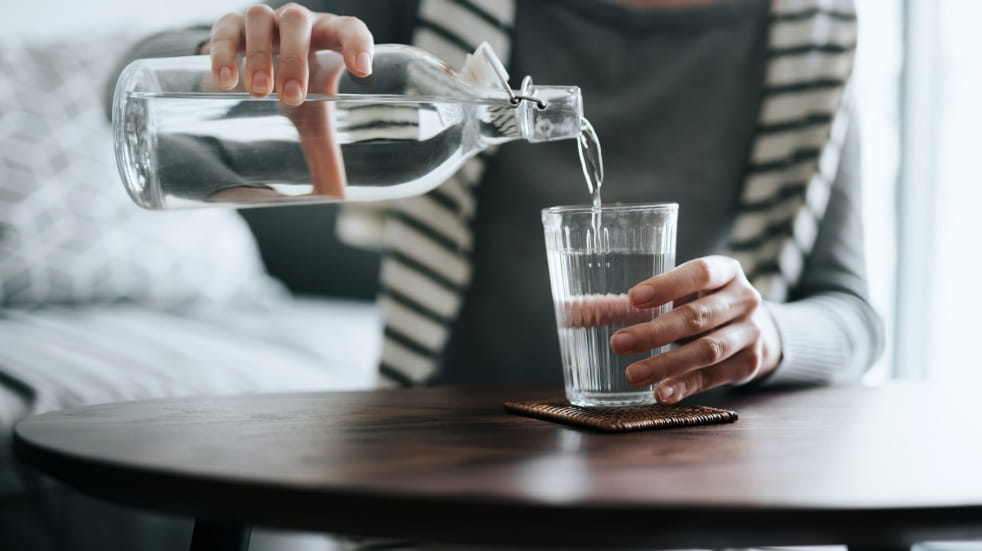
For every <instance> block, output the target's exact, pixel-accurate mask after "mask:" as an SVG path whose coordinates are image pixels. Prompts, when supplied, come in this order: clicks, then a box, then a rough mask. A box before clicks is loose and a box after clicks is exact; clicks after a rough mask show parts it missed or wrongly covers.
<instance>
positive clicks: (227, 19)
mask: <svg viewBox="0 0 982 551" xmlns="http://www.w3.org/2000/svg"><path fill="white" fill-rule="evenodd" d="M218 22H219V23H232V24H239V23H242V14H241V13H236V12H229V13H226V14H225V15H223V16H222V17H221V19H219V20H218Z"/></svg>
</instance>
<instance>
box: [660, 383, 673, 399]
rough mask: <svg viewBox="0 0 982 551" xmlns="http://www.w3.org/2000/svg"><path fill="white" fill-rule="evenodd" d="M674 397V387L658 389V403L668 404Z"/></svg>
mask: <svg viewBox="0 0 982 551" xmlns="http://www.w3.org/2000/svg"><path fill="white" fill-rule="evenodd" d="M673 396H675V387H672V386H660V387H658V401H659V402H668V401H671V399H672V397H673Z"/></svg>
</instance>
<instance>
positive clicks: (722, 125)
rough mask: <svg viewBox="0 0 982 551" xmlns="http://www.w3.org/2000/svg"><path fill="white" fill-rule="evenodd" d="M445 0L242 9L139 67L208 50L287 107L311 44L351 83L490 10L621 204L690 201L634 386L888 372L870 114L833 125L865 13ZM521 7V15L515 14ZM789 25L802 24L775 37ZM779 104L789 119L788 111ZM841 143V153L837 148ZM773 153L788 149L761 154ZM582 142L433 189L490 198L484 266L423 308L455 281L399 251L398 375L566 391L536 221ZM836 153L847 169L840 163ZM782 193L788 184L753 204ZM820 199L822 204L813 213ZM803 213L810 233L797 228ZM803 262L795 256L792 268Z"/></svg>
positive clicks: (479, 247)
mask: <svg viewBox="0 0 982 551" xmlns="http://www.w3.org/2000/svg"><path fill="white" fill-rule="evenodd" d="M430 2H431V0H422V1H392V2H384V3H383V2H358V1H355V0H311V1H310V2H305V3H304V4H303V5H301V4H297V3H285V4H284V3H275V2H274V3H271V4H269V5H267V4H258V5H254V6H252V7H249V8H248V9H247V10H246V11H245V12H244V13H230V14H228V15H225V16H224V17H222V18H221V19H219V20H218V21H217V22H216V23H215V24H214V25H213V26H212V27H211V28H210V29H209V28H201V27H199V28H193V29H188V30H185V31H181V32H172V33H165V34H162V35H158V36H155V37H152V38H150V39H148V40H146V41H144V42H142V43H141V44H139V45H138V46H137V47H136V48H134V50H133V51H131V52H130V53H129V54H128V58H134V57H154V56H162V55H177V54H192V53H202V54H207V55H209V56H210V58H211V63H212V75H213V78H214V81H215V83H216V85H218V86H219V87H220V88H222V89H232V88H234V87H236V86H244V87H245V89H246V90H247V91H248V92H249V93H250V94H252V95H254V96H256V97H264V96H266V95H268V94H270V93H272V92H274V91H275V92H277V93H278V97H279V101H280V102H282V104H283V105H284V106H286V107H289V108H297V107H298V106H301V105H303V102H304V98H305V95H306V94H307V92H308V90H307V89H306V86H307V84H306V83H307V73H308V67H307V59H308V55H309V53H310V52H311V51H315V50H319V49H333V50H337V51H339V52H341V53H342V55H343V58H344V61H345V64H346V66H347V69H348V70H349V71H350V72H351V73H353V74H355V75H357V76H361V77H367V76H369V75H370V74H371V72H372V58H373V48H374V44H375V42H376V40H378V41H380V42H397V43H412V42H413V40H414V38H415V37H418V36H419V34H420V30H421V29H422V30H423V31H426V32H429V34H431V35H434V34H435V35H436V36H438V37H439V38H442V39H443V40H444V42H452V43H466V44H464V45H469V43H470V42H474V41H476V40H479V39H480V37H474V36H469V35H468V34H467V33H468V32H469V30H470V29H473V28H474V25H471V26H470V27H467V26H466V25H464V26H461V28H460V29H457V28H454V23H453V21H452V17H453V16H454V14H456V13H463V14H469V15H470V16H474V15H477V16H478V17H477V19H476V20H479V21H484V22H485V24H487V25H490V26H492V27H497V28H499V29H506V31H507V35H508V42H507V46H508V47H509V48H510V50H511V53H510V55H508V56H507V57H508V58H509V59H510V63H509V65H510V69H511V72H512V74H519V75H524V74H529V75H533V76H534V77H535V78H536V80H537V81H538V82H549V83H552V82H556V83H574V84H577V85H579V86H580V87H581V89H582V90H583V96H584V103H585V113H586V116H587V117H589V119H590V120H591V121H592V123H593V125H594V126H595V127H596V128H597V130H598V133H599V135H600V136H601V137H602V140H603V145H604V148H605V149H604V153H605V157H606V160H607V168H608V170H607V180H606V181H607V183H606V185H605V186H604V200H605V201H608V202H655V201H673V202H677V203H679V204H680V205H681V211H680V217H679V231H678V235H679V240H678V258H679V259H680V260H683V262H682V263H681V264H680V265H679V266H678V267H677V268H675V269H673V270H671V271H669V272H667V273H665V274H660V275H654V276H653V277H651V278H649V279H647V280H645V281H640V282H638V284H637V285H636V286H635V287H634V288H633V289H631V291H630V299H631V301H632V303H633V304H634V305H635V306H637V307H641V308H652V307H657V306H659V305H661V304H665V303H667V302H670V301H674V303H675V308H674V309H673V310H672V311H671V312H670V313H668V314H665V315H663V316H661V317H658V318H657V319H655V320H654V321H651V322H648V323H643V324H638V325H634V326H630V327H627V328H624V329H621V330H619V331H618V332H617V333H616V334H615V335H613V338H612V339H611V343H610V345H611V348H612V349H613V351H614V352H616V353H618V354H635V353H639V352H643V351H647V350H651V349H654V348H657V347H660V346H663V345H668V344H673V343H674V344H677V346H675V347H674V348H673V349H672V350H671V351H669V352H667V353H664V354H661V355H657V356H653V357H651V358H650V359H646V360H643V361H639V362H637V363H635V364H633V365H631V366H630V367H629V368H628V369H627V373H626V376H627V378H628V379H629V381H630V382H631V383H632V384H635V385H639V386H640V385H649V384H656V383H657V384H658V386H657V391H656V392H657V398H658V400H659V401H662V402H666V403H674V402H677V401H679V400H682V399H684V398H686V397H688V396H692V395H694V394H698V393H700V392H703V391H706V390H709V389H712V388H716V387H722V386H745V385H749V386H759V385H770V384H782V383H808V384H814V383H829V382H836V381H854V380H857V379H858V378H859V377H860V376H861V375H862V374H863V372H864V371H865V370H866V369H867V368H868V367H869V366H870V365H871V364H872V363H873V362H874V361H875V359H876V358H877V357H878V355H879V353H880V351H881V348H882V342H883V330H882V325H881V323H880V320H879V318H878V317H877V315H876V313H875V312H874V311H873V309H872V307H871V306H870V304H869V302H868V297H867V290H866V277H865V266H864V263H865V259H864V254H863V247H862V243H863V239H862V221H861V206H860V197H861V187H860V181H859V180H860V179H859V171H858V151H857V148H858V137H857V131H856V129H855V124H851V125H848V126H846V130H845V131H844V133H843V134H842V136H841V137H838V138H837V134H836V131H837V129H838V128H839V126H840V125H838V123H837V121H839V120H840V118H846V117H848V114H849V112H850V111H849V110H848V109H837V108H836V107H838V105H839V104H840V99H841V98H842V97H843V94H842V92H843V89H844V88H845V81H846V80H847V76H848V70H849V68H850V67H851V59H852V52H853V49H854V46H855V44H854V40H855V17H854V14H853V13H852V11H851V5H850V3H849V2H846V1H839V0H829V1H822V0H812V1H800V2H790V1H779V2H771V1H770V0H606V1H605V0H568V1H562V2H559V1H539V2H529V1H521V0H518V1H516V2H488V1H479V0H440V2H435V1H434V3H432V4H431V3H430ZM438 3H442V4H441V5H445V6H446V10H444V11H445V12H446V13H444V14H443V15H440V17H449V18H450V19H448V22H446V23H444V24H442V26H441V24H436V23H434V22H433V19H432V18H433V17H434V10H435V8H434V6H436V5H437V4H438ZM505 5H508V6H512V8H513V11H512V12H511V13H505V12H507V10H506V9H504V8H502V6H505ZM437 11H439V10H437ZM451 12H452V13H451ZM503 13H504V15H502V14H503ZM448 14H449V15H448ZM823 18H824V19H823ZM829 22H832V23H835V24H838V25H839V27H834V28H842V29H845V30H844V31H843V33H844V34H842V35H841V36H840V35H834V36H831V38H830V39H829V40H830V42H829V43H828V44H817V45H815V44H804V45H802V44H797V43H793V40H792V41H791V42H792V43H790V44H789V43H786V42H787V40H785V41H784V42H782V40H783V38H782V37H784V36H785V33H784V29H793V28H794V27H795V26H798V27H800V26H802V25H803V24H804V25H806V26H808V28H806V29H805V30H803V31H802V30H800V29H799V30H796V31H795V32H797V33H798V35H796V36H802V37H808V36H809V35H814V34H815V33H811V31H809V29H811V30H814V29H820V28H821V29H824V28H825V27H828V26H829V25H828V24H827V23H829ZM779 24H786V27H782V29H781V30H780V32H778V31H779V30H778V29H776V26H777V25H779ZM809 25H810V26H809ZM823 25H825V27H823ZM464 27H467V28H464ZM789 32H790V31H789ZM850 33H851V34H850ZM843 37H844V38H843ZM461 48H462V49H463V46H461ZM499 53H501V52H499ZM274 54H275V55H278V57H279V61H278V67H277V70H276V71H275V73H274V71H273V56H274ZM243 55H244V56H245V64H244V67H243V70H242V72H240V70H239V65H238V63H237V59H238V58H239V56H243ZM821 56H825V57H829V56H831V57H835V61H834V63H832V64H830V65H828V66H829V67H833V68H834V69H835V70H837V71H840V73H836V75H843V76H842V78H839V77H838V76H836V78H829V77H827V76H823V75H822V74H818V75H811V76H810V77H809V78H810V80H807V81H804V82H789V83H779V84H777V85H775V84H773V83H772V82H770V80H769V79H773V78H776V77H775V75H778V74H779V73H780V72H781V71H784V70H787V71H790V72H791V73H794V71H796V70H804V69H802V67H806V66H807V65H808V64H809V63H811V62H812V61H814V60H815V59H825V57H821ZM843 67H845V69H843ZM819 72H820V71H819ZM794 74H797V73H794ZM816 94H825V95H823V96H822V97H823V98H826V99H827V98H831V99H830V100H829V101H828V103H829V105H831V107H829V106H825V107H824V108H823V109H824V110H819V111H815V110H814V109H811V108H810V107H807V106H808V105H810V104H807V100H808V98H812V97H814V96H815V95H816ZM823 101H824V100H823ZM796 105H797V106H798V108H797V109H796ZM803 106H804V107H803ZM806 107H807V108H806ZM809 109H811V110H809ZM780 110H784V111H787V112H788V113H791V114H792V115H791V118H784V119H782V118H781V117H780V116H778V117H776V118H775V116H774V113H775V112H777V111H780ZM837 113H838V114H837ZM772 119H773V120H772ZM786 134H788V135H794V136H798V137H801V136H805V138H802V139H804V140H805V142H806V145H809V146H810V147H803V146H801V144H800V143H797V144H794V143H793V144H792V146H793V147H790V149H788V148H786V147H785V148H783V149H782V147H783V146H781V142H780V140H779V139H778V138H782V137H783V136H784V135H786ZM816 137H817V138H816ZM782 139H783V138H782ZM768 140H770V141H768ZM775 140H776V141H775ZM809 140H810V141H809ZM774 144H777V145H774ZM832 146H836V147H837V149H835V155H829V154H827V151H826V150H830V149H833V147H832ZM769 148H770V149H776V150H778V154H777V155H776V156H774V155H772V156H771V157H769V158H766V159H765V160H759V159H758V157H759V156H760V155H764V153H766V151H765V150H768V149H769ZM762 151H764V153H762ZM571 152H572V147H571V146H570V145H569V144H568V143H567V144H564V143H547V144H525V143H516V144H508V145H506V146H504V147H502V148H501V149H500V151H498V152H497V153H496V154H494V155H492V156H488V157H485V158H482V159H481V161H482V162H483V163H484V166H483V175H482V176H481V177H480V178H477V179H476V180H475V182H474V183H475V184H476V183H477V182H478V181H479V183H480V185H478V186H476V187H475V188H474V189H472V190H470V191H469V193H470V194H471V196H470V199H468V197H463V198H461V197H456V200H455V201H450V199H448V197H447V194H445V195H444V196H442V197H437V198H438V199H441V201H442V202H443V203H451V206H453V207H455V208H460V209H461V210H467V209H466V208H464V207H465V206H466V205H467V204H468V201H469V200H473V202H474V203H475V204H476V214H475V215H473V217H467V218H466V219H465V223H464V224H462V225H461V227H462V228H463V229H462V230H461V231H466V232H471V233H472V235H471V234H468V236H467V239H457V238H456V237H455V236H446V235H443V238H444V240H445V241H451V242H463V241H470V243H467V246H466V247H464V249H466V250H464V251H463V254H461V255H458V257H453V258H451V260H450V261H448V262H450V263H452V262H457V261H458V260H460V259H461V258H463V260H461V262H462V263H463V264H462V265H463V266H465V267H464V268H461V270H462V272H466V273H467V274H473V276H461V278H460V280H453V278H449V277H448V278H444V279H449V281H446V282H444V283H446V284H445V285H444V286H445V287H446V288H447V289H450V290H451V291H452V294H453V295H454V297H455V299H456V298H459V301H458V302H454V301H453V300H451V299H447V301H448V304H450V305H449V306H447V307H446V308H445V309H444V310H443V311H441V310H440V308H439V307H437V306H433V304H437V303H438V301H435V302H432V303H427V302H426V301H425V300H423V299H416V298H415V297H414V296H411V295H412V293H413V292H416V291H414V289H415V288H422V287H426V285H427V284H425V283H419V284H414V285H415V287H412V286H404V287H399V284H400V283H399V281H404V282H405V281H410V280H411V281H416V279H414V278H413V274H416V275H419V274H420V273H422V274H424V275H427V276H428V277H429V278H430V279H431V280H435V281H437V282H440V281H442V280H441V277H440V276H441V273H435V274H433V273H431V272H439V269H440V266H439V265H438V263H432V264H427V261H426V260H425V259H423V260H420V259H415V260H414V259H413V258H410V257H409V256H411V254H412V253H411V252H407V253H406V254H403V255H401V256H400V255H398V254H396V255H390V257H391V256H394V257H395V259H394V260H393V262H394V263H395V264H400V263H401V265H399V266H397V267H399V268H400V270H402V271H400V272H399V273H407V270H408V272H411V273H409V275H408V276H405V277H401V278H400V277H396V276H392V274H395V273H396V272H397V271H398V270H395V268H393V270H391V271H389V272H385V270H384V269H383V276H382V291H381V296H382V298H383V300H384V301H385V302H386V304H388V305H389V307H390V308H395V309H396V310H399V311H401V312H403V315H404V317H405V316H409V319H411V320H415V319H418V320H419V321H418V322H414V323H412V324H405V323H404V326H403V328H402V329H400V328H399V327H398V324H397V323H396V322H393V323H391V324H389V325H387V329H386V339H387V340H386V342H387V348H386V350H384V351H383V355H382V357H383V365H382V369H383V375H385V376H387V377H388V378H389V379H391V380H395V381H398V382H402V383H407V384H408V383H418V382H427V383H431V384H443V383H463V382H492V381H493V382H502V381H535V382H546V381H548V382H556V381H559V380H561V376H562V371H561V369H560V365H561V360H560V358H559V350H558V343H557V339H556V334H555V319H554V317H553V316H554V312H553V306H552V302H551V294H550V291H549V287H548V285H549V278H548V275H547V273H546V266H545V254H544V249H543V246H542V243H541V241H542V239H541V237H539V235H541V228H540V227H539V226H538V224H539V216H538V210H539V209H540V208H542V207H545V206H551V205H557V204H569V203H582V202H585V201H586V200H587V196H586V192H585V190H584V189H583V188H584V187H585V186H584V185H583V184H582V176H581V175H580V173H579V171H580V167H579V166H578V164H577V163H576V161H575V159H574V158H573V157H571ZM764 156H765V157H766V155H764ZM826 157H835V158H834V159H833V161H832V164H831V167H832V168H831V170H829V169H827V168H826V167H825V166H824V165H825V161H826V160H827V159H826ZM748 159H749V161H748ZM835 161H837V162H835ZM823 169H824V170H825V173H824V174H823V173H822V170H823ZM772 175H776V176H774V178H770V177H771V176H772ZM791 176H796V179H790V178H791ZM768 178H770V179H768ZM823 179H824V183H823ZM765 181H766V182H770V183H769V184H768V185H771V186H772V187H774V186H775V185H776V186H777V187H776V188H775V189H774V190H772V191H771V192H770V194H769V195H767V196H765V197H763V198H762V199H761V198H759V197H757V198H756V199H755V196H754V194H755V193H757V191H755V190H756V189H757V187H759V186H763V185H764V184H763V183H761V182H765ZM774 182H777V184H775V183H774ZM755 186H757V187H755ZM822 186H824V187H822ZM464 187H467V186H464ZM821 190H824V192H822V193H824V196H823V195H822V193H819V191H821ZM816 195H817V196H820V197H824V200H823V199H821V198H820V199H818V200H817V201H816V202H815V203H814V204H813V196H816ZM816 204H817V205H818V206H817V207H816V206H815V205H816ZM784 211H787V212H790V213H791V214H790V215H787V214H786V215H784V218H780V217H779V218H780V223H775V222H773V221H768V219H767V218H766V217H765V218H764V223H763V225H762V227H760V228H757V229H756V230H755V232H752V233H751V235H750V236H749V237H748V236H746V235H740V232H741V230H742V229H744V228H745V225H746V224H745V222H746V221H747V220H750V221H754V220H757V219H756V218H753V217H754V216H757V217H758V218H759V217H760V215H761V213H764V214H767V215H770V214H773V213H775V212H777V213H780V212H784ZM802 219H804V220H805V221H808V220H811V221H812V222H813V223H814V228H813V229H812V230H811V231H807V230H806V231H802V232H799V230H800V227H801V226H802V223H801V222H802ZM417 223H418V224H417V225H425V224H426V220H422V221H419V220H417ZM750 226H753V224H750ZM430 230H431V231H428V232H427V233H428V234H431V233H439V231H437V230H433V228H430ZM439 237H440V235H437V236H435V238H439ZM437 241H438V242H442V241H440V240H439V239H437ZM786 249H787V250H786ZM747 250H750V251H751V252H753V251H756V250H770V251H771V253H769V254H770V255H771V256H766V255H765V256H763V257H757V258H756V260H757V262H756V264H755V263H754V262H753V260H754V259H753V258H751V261H750V262H748V261H747V259H746V258H745V257H746V256H747V255H746V254H744V253H746V251H747ZM788 250H790V251H791V252H795V251H797V253H798V257H797V258H796V259H795V258H794V257H793V255H792V256H791V257H788V255H787V254H786V253H787V252H788ZM458 252H459V251H458ZM741 254H742V255H743V257H744V258H739V259H738V258H737V257H740V256H741ZM788 258H792V260H788ZM395 264H394V265H395ZM445 264H446V263H445ZM789 266H790V268H789ZM413 270H416V272H413ZM386 273H388V274H389V275H388V276H387V275H386ZM393 278H395V279H393ZM768 281H769V282H771V283H774V282H775V281H776V282H777V283H781V282H783V283H784V285H783V287H781V288H780V289H779V290H777V291H774V290H773V288H772V286H771V285H768V286H767V287H768V288H767V289H763V288H762V287H764V285H763V283H758V282H768ZM407 285H408V284H407ZM779 287H780V286H779ZM414 316H415V317H414ZM393 318H398V316H397V315H395V316H393ZM427 324H432V325H439V326H442V327H445V328H446V332H447V334H446V335H443V334H442V333H440V331H439V330H438V329H434V334H435V335H436V336H434V337H432V339H430V340H431V341H432V342H429V343H426V342H424V341H426V337H425V335H424V336H422V337H421V336H419V335H413V334H412V333H413V332H414V331H416V330H417V329H419V328H421V327H422V328H423V329H425V328H426V327H428V325H427ZM407 325H412V327H408V326H407ZM420 330H421V331H422V329H420ZM400 361H403V362H404V363H405V365H406V366H408V367H401V366H400V365H397V364H398V363H399V362H400ZM426 361H429V362H430V363H432V364H433V365H432V367H430V366H429V364H426V363H425V362H426ZM417 365H422V366H423V367H419V368H417V367H414V366H417ZM414 370H415V371H414Z"/></svg>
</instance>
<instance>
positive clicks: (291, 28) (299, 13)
mask: <svg viewBox="0 0 982 551" xmlns="http://www.w3.org/2000/svg"><path fill="white" fill-rule="evenodd" d="M277 18H278V20H277V26H278V28H279V34H280V58H279V65H278V67H277V74H276V89H277V90H278V91H279V95H280V101H282V102H283V103H284V104H285V105H289V106H292V107H295V106H297V105H300V104H301V103H303V98H304V97H305V96H306V95H307V78H308V75H309V73H308V67H307V54H308V53H309V51H310V28H311V24H312V22H311V19H312V17H311V13H310V11H309V10H307V8H304V7H303V6H299V5H297V4H287V5H285V6H283V7H282V8H280V10H279V11H278V12H277Z"/></svg>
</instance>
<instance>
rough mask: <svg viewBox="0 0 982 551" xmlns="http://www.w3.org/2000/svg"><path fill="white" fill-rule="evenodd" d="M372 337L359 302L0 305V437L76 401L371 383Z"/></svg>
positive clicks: (1, 478) (0, 479)
mask: <svg viewBox="0 0 982 551" xmlns="http://www.w3.org/2000/svg"><path fill="white" fill-rule="evenodd" d="M380 340H381V328H380V325H379V321H378V316H377V314H376V312H375V307H374V305H373V304H372V303H370V302H364V301H345V300H329V299H294V300H285V301H277V302H275V303H271V304H269V305H263V306H249V305H247V306H234V307H228V308H223V309H218V308H208V309H204V310H200V311H197V310H184V311H166V310H154V309H151V308H147V307H145V306H139V305H132V304H115V305H105V306H99V307H97V306H87V307H55V306H48V307H45V308H41V309H35V310H15V309H7V310H0V423H2V424H0V444H5V443H6V442H7V441H8V439H9V436H10V431H11V428H12V426H13V423H14V422H16V421H17V420H19V419H20V418H23V417H24V416H26V415H28V414H35V413H41V412H44V411H50V410H54V409H61V408H67V407H73V406H81V405H86V404H95V403H104V402H114V401H121V400H138V399H149V398H164V397H176V396H189V395H194V394H232V393H241V392H284V391H308V390H309V391H313V390H348V389H364V388H371V387H373V386H374V385H375V382H376V377H377V370H376V362H377V361H378V359H377V358H378V350H379V349H380V347H381V343H380ZM8 453H9V448H8V447H7V446H4V445H0V498H2V496H3V494H5V493H9V492H11V491H16V490H18V489H19V488H18V486H19V485H18V484H17V478H16V476H15V473H14V472H13V470H12V464H11V461H10V460H9V456H8Z"/></svg>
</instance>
